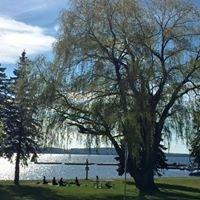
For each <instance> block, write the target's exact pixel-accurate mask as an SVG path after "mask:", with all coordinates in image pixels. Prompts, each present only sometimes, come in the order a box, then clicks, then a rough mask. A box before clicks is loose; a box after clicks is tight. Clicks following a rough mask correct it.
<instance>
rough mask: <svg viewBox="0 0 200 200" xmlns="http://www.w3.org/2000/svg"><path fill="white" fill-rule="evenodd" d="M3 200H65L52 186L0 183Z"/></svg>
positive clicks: (0, 196)
mask: <svg viewBox="0 0 200 200" xmlns="http://www.w3.org/2000/svg"><path fill="white" fill-rule="evenodd" d="M0 199H1V200H17V199H23V200H25V199H27V200H28V199H31V200H32V199H37V200H45V199H51V200H64V199H65V198H64V197H63V196H60V195H59V194H57V193H55V192H53V191H52V190H51V189H50V188H45V187H35V186H34V187H32V186H28V185H21V186H15V185H0Z"/></svg>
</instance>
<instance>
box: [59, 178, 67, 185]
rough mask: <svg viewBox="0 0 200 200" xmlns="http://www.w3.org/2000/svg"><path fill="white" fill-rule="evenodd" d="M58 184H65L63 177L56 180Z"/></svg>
mask: <svg viewBox="0 0 200 200" xmlns="http://www.w3.org/2000/svg"><path fill="white" fill-rule="evenodd" d="M58 184H59V186H66V183H65V182H64V181H63V178H61V179H60V180H59V181H58Z"/></svg>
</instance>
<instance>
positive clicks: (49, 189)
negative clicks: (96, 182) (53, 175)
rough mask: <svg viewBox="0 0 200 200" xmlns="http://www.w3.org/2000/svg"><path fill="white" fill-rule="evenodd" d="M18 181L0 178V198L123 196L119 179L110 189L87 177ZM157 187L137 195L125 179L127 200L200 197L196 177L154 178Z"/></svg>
mask: <svg viewBox="0 0 200 200" xmlns="http://www.w3.org/2000/svg"><path fill="white" fill-rule="evenodd" d="M36 182H37V181H22V182H21V185H20V186H15V185H13V184H12V182H10V181H0V200H33V199H39V200H45V199H47V200H102V199H109V200H123V188H124V185H123V181H122V180H115V182H114V188H113V189H106V188H99V189H96V188H94V187H93V184H92V183H91V182H90V181H80V183H81V186H80V187H77V186H75V185H71V186H67V187H59V186H52V185H42V184H36ZM156 182H157V184H158V186H159V188H160V190H161V192H160V193H158V194H156V195H154V196H140V195H139V193H138V191H137V189H136V188H135V185H134V183H133V181H129V182H128V183H127V198H126V199H127V200H128V199H133V200H161V199H162V200H172V199H173V200H200V178H197V177H194V178H158V179H156Z"/></svg>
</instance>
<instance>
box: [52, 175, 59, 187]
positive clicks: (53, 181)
mask: <svg viewBox="0 0 200 200" xmlns="http://www.w3.org/2000/svg"><path fill="white" fill-rule="evenodd" d="M52 185H58V183H57V181H56V178H55V177H53V180H52Z"/></svg>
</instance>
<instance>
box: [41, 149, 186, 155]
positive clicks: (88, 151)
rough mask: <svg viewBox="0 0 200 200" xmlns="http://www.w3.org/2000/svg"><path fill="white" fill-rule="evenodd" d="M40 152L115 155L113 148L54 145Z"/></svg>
mask: <svg viewBox="0 0 200 200" xmlns="http://www.w3.org/2000/svg"><path fill="white" fill-rule="evenodd" d="M41 153H51V154H94V155H117V153H116V151H115V149H114V148H106V147H103V148H72V149H69V150H66V149H62V148H55V147H45V148H42V149H41ZM166 155H167V156H169V157H188V154H180V153H166Z"/></svg>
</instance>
